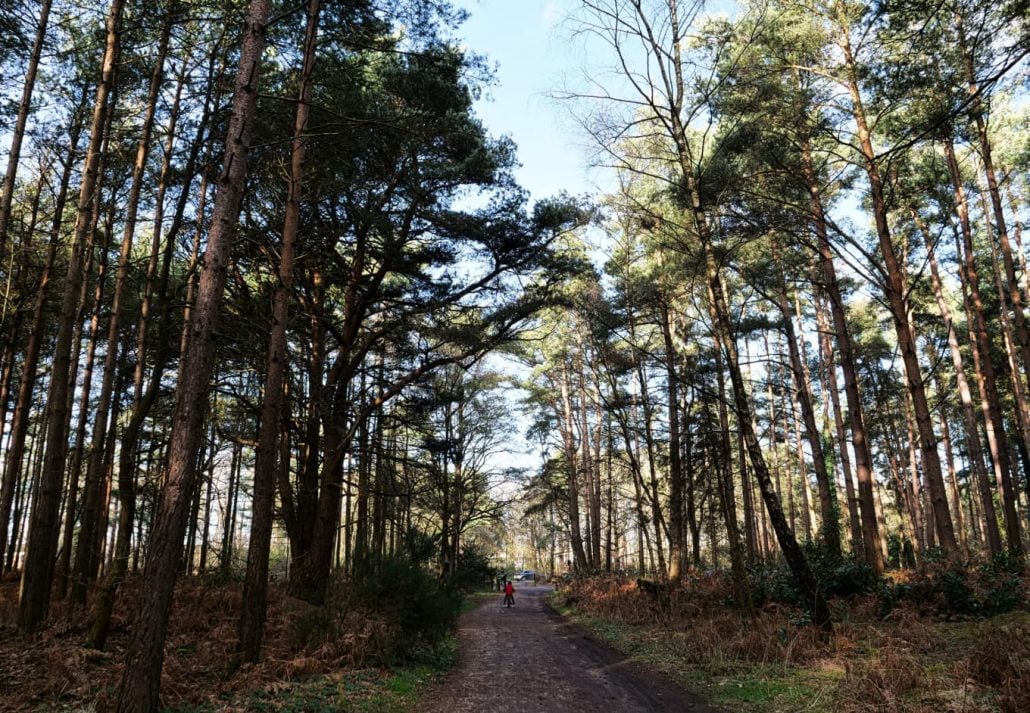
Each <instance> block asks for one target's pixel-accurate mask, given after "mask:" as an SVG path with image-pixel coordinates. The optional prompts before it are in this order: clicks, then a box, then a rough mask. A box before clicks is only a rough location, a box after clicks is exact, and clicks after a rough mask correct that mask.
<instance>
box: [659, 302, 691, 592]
mask: <svg viewBox="0 0 1030 713" xmlns="http://www.w3.org/2000/svg"><path fill="white" fill-rule="evenodd" d="M660 309H661V319H662V323H661V328H662V338H663V340H664V343H665V371H666V389H667V398H668V414H669V579H670V580H671V581H673V582H679V581H680V578H681V577H682V576H683V565H684V562H685V559H686V552H685V550H684V532H683V490H684V488H683V464H682V463H681V462H680V447H681V444H680V427H679V383H678V382H679V377H678V376H677V374H676V350H675V347H674V345H673V341H672V318H671V316H670V314H669V306H668V305H667V304H665V303H664V302H663V303H662V304H661V306H660Z"/></svg>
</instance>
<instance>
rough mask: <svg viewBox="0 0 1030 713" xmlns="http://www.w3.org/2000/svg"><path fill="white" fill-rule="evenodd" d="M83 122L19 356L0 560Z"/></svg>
mask: <svg viewBox="0 0 1030 713" xmlns="http://www.w3.org/2000/svg"><path fill="white" fill-rule="evenodd" d="M83 122H84V117H83V115H82V112H81V111H78V110H77V111H76V112H75V113H74V116H73V117H72V123H71V128H70V130H69V137H68V138H69V141H68V143H69V149H68V155H67V156H66V157H65V163H64V168H63V169H62V171H61V180H60V184H59V186H58V189H57V197H56V198H55V200H54V216H53V220H52V222H51V224H50V240H49V243H48V246H47V253H46V258H45V259H44V263H43V271H42V272H41V273H40V276H39V283H38V285H37V287H36V300H35V303H34V304H33V308H32V322H31V326H30V327H29V338H28V341H27V342H26V344H25V349H24V353H23V355H22V368H21V378H20V379H19V380H18V395H17V397H16V401H15V404H14V414H13V417H12V425H11V432H10V440H9V441H8V444H7V461H6V468H5V469H4V479H3V485H2V486H0V560H2V559H3V555H4V553H5V552H6V551H7V544H8V540H7V530H8V524H9V523H10V522H11V508H12V506H13V503H14V494H15V489H16V487H17V483H18V480H19V479H20V477H21V468H22V459H23V457H24V454H25V439H26V437H27V435H28V427H29V415H30V412H31V409H32V392H33V390H34V389H35V385H36V371H37V368H38V366H39V352H40V348H41V346H42V343H43V333H44V331H45V326H46V325H45V324H44V308H45V307H46V300H47V293H48V292H49V289H50V277H51V271H52V270H53V266H54V260H55V258H56V257H57V248H58V245H59V243H60V240H61V218H62V216H63V215H64V207H65V202H66V200H67V197H68V186H69V184H70V182H71V174H72V166H73V165H74V163H75V160H76V153H77V148H78V145H79V137H80V136H81V135H82V128H83ZM68 502H69V503H70V504H72V505H69V509H70V510H72V511H74V507H73V504H74V502H75V495H74V493H70V494H69V497H68ZM67 521H68V522H69V523H74V522H75V518H74V516H73V515H70V516H69V517H68V518H67ZM11 529H12V531H13V529H14V528H13V527H12V528H11ZM72 534H73V531H72V529H71V527H68V528H67V529H66V530H65V534H64V541H65V545H66V547H67V548H70V546H71V541H72V540H71V538H72ZM64 571H67V567H65V569H64Z"/></svg>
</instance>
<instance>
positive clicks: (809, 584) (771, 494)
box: [691, 189, 833, 629]
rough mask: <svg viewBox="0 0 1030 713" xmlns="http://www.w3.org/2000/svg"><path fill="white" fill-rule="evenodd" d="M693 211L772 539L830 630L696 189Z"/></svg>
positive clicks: (814, 613)
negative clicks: (771, 464)
mask: <svg viewBox="0 0 1030 713" xmlns="http://www.w3.org/2000/svg"><path fill="white" fill-rule="evenodd" d="M691 198H692V201H693V210H694V212H695V216H696V219H695V221H694V227H695V228H696V229H698V230H699V231H700V233H701V235H700V237H701V245H702V250H703V251H704V260H705V272H706V275H707V277H708V290H709V300H710V304H711V308H712V312H713V314H712V318H713V323H714V325H715V329H716V334H717V335H718V336H719V339H720V342H721V346H722V351H723V353H724V355H725V358H726V366H727V368H728V370H729V373H730V383H731V385H732V388H733V404H734V410H735V411H736V413H737V424H738V426H739V427H740V428H741V429H742V430H743V433H744V442H745V443H746V445H747V449H748V454H749V456H750V458H751V465H752V468H753V469H754V474H755V479H756V480H757V481H758V486H759V489H760V490H761V493H762V499H763V500H764V502H765V505H766V509H767V510H768V511H769V517H770V519H771V520H772V526H773V530H774V531H775V532H776V539H777V540H778V541H779V544H780V549H781V551H782V552H783V556H784V558H785V559H786V560H787V564H788V566H789V567H790V570H791V573H792V574H793V576H794V579H795V581H796V582H797V585H798V588H799V589H800V590H801V592H802V593H803V594H804V596H805V599H806V600H807V604H808V607H809V609H810V611H811V613H812V620H813V621H814V622H815V623H816V624H818V625H819V626H820V627H822V628H824V629H832V627H833V621H832V619H831V618H830V612H829V609H828V608H827V606H826V598H825V596H824V595H823V593H822V592H821V591H820V590H819V586H818V583H817V582H816V580H815V576H814V575H813V574H812V570H811V568H810V567H809V565H808V560H807V559H806V558H805V555H804V552H802V550H801V547H800V546H799V545H798V542H797V540H796V539H795V537H794V533H793V532H792V531H791V529H790V526H789V525H788V524H787V519H786V518H785V517H784V515H783V509H782V507H781V506H780V499H779V497H778V496H777V494H776V490H775V489H774V487H773V482H772V477H771V476H770V473H769V468H768V466H767V465H766V462H765V457H764V456H763V454H762V447H761V444H760V443H759V441H758V437H757V435H756V434H755V431H754V428H753V426H752V424H753V415H752V410H751V404H750V402H749V400H748V396H747V392H746V390H745V387H744V379H743V376H742V375H741V372H740V366H739V364H740V360H739V358H738V355H737V347H736V343H735V342H734V341H733V337H732V328H731V325H730V319H729V308H728V305H727V304H726V298H725V293H724V292H723V287H722V280H721V279H720V276H719V268H718V263H717V262H716V259H715V255H714V253H713V251H712V246H711V245H710V244H709V242H708V238H707V235H705V232H706V230H705V229H706V227H707V223H706V222H705V220H706V218H705V216H704V215H703V214H702V213H701V207H700V197H699V195H698V193H697V192H696V189H695V190H694V191H693V192H692V196H691Z"/></svg>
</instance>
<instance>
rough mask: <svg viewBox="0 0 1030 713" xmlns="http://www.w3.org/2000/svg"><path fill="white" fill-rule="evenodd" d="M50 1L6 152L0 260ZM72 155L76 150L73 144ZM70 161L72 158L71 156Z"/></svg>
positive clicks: (43, 7)
mask: <svg viewBox="0 0 1030 713" xmlns="http://www.w3.org/2000/svg"><path fill="white" fill-rule="evenodd" d="M50 5H51V0H42V2H41V4H40V6H39V19H38V20H37V21H36V38H35V40H33V43H32V53H31V54H30V55H29V63H28V66H27V67H26V68H25V83H24V84H23V85H22V92H21V100H20V101H19V102H18V115H17V117H16V118H15V120H14V130H13V132H12V133H11V145H10V148H9V149H8V152H7V170H6V171H5V172H4V182H3V185H2V186H0V260H3V255H4V249H5V247H6V243H7V231H8V228H9V226H10V223H11V203H12V201H13V199H14V182H15V178H16V177H17V175H18V162H19V161H20V160H21V145H22V141H24V139H25V128H26V126H27V125H28V120H29V112H30V111H31V109H32V93H33V90H34V89H35V86H36V75H37V73H38V71H39V60H40V58H41V57H42V55H43V43H44V41H45V40H46V31H47V25H48V23H49V21H50ZM71 153H72V154H74V153H75V150H74V145H73V148H72V152H71ZM68 160H69V163H70V162H71V157H70V156H69V159H68Z"/></svg>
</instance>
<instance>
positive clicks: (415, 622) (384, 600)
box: [351, 557, 461, 659]
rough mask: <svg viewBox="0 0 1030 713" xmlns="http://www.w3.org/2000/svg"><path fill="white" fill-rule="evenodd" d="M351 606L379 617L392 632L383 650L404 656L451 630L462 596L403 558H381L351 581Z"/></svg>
mask: <svg viewBox="0 0 1030 713" xmlns="http://www.w3.org/2000/svg"><path fill="white" fill-rule="evenodd" d="M351 600H352V602H353V604H354V605H356V606H358V607H361V608H364V609H367V610H368V611H370V612H372V613H374V614H376V615H378V616H381V617H382V618H383V620H384V622H385V623H386V624H387V626H388V627H389V628H390V630H391V631H392V632H393V635H392V636H391V637H390V641H389V643H388V645H387V651H385V652H384V654H385V657H386V658H388V659H405V658H411V657H412V656H413V655H417V654H419V653H421V652H422V651H424V650H425V649H431V648H432V647H434V646H435V645H436V644H438V643H439V642H440V641H441V640H442V639H443V638H444V637H446V636H447V634H448V633H449V632H450V631H451V629H452V627H453V626H454V623H455V622H456V620H457V617H458V612H459V607H460V604H461V598H460V596H459V595H458V594H457V592H455V591H454V590H453V589H449V588H446V587H444V586H442V585H441V584H440V582H439V581H438V580H437V579H436V577H435V576H433V575H432V574H430V573H429V572H427V571H426V570H424V569H423V568H422V567H420V566H418V565H417V564H415V563H414V562H411V561H410V560H407V559H404V558H397V557H393V558H387V559H384V560H383V561H382V562H381V563H380V564H379V567H378V568H377V569H376V570H375V571H374V572H370V573H368V574H366V575H364V576H362V577H361V578H360V579H359V580H357V581H355V582H354V583H353V590H352V593H351Z"/></svg>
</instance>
